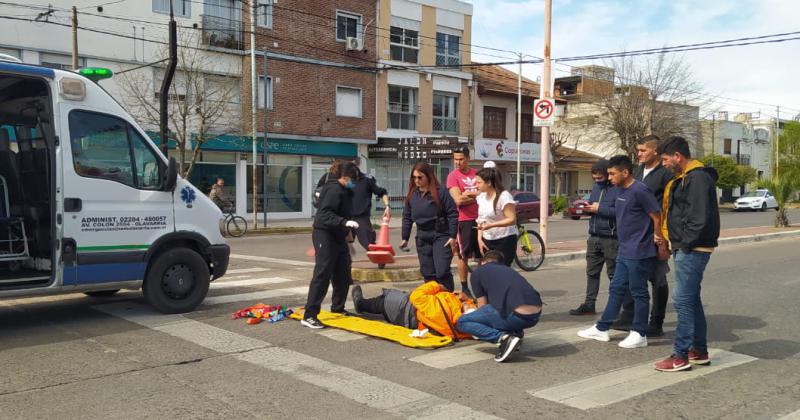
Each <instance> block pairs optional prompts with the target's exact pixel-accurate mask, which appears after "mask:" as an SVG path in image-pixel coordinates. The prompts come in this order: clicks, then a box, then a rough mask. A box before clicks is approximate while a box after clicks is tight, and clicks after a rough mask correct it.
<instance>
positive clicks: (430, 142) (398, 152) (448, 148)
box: [367, 136, 466, 160]
mask: <svg viewBox="0 0 800 420" xmlns="http://www.w3.org/2000/svg"><path fill="white" fill-rule="evenodd" d="M459 145H462V146H466V143H463V144H460V143H459V141H458V138H457V137H419V136H416V137H404V138H397V139H393V138H379V139H378V144H374V145H370V146H368V147H367V151H368V152H369V157H370V159H376V158H377V159H400V160H423V159H449V158H452V155H453V149H454V148H456V146H459Z"/></svg>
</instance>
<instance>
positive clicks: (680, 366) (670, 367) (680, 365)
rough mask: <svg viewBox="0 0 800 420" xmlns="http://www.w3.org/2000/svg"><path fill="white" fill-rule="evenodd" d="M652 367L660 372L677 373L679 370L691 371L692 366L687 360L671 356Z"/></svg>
mask: <svg viewBox="0 0 800 420" xmlns="http://www.w3.org/2000/svg"><path fill="white" fill-rule="evenodd" d="M653 367H655V368H656V370H660V371H661V372H677V371H679V370H687V369H691V368H692V365H690V364H689V361H688V360H686V359H683V358H681V357H679V356H676V355H674V354H673V355H672V356H670V357H667V358H666V359H664V360H662V361H660V362H656V364H655V365H653Z"/></svg>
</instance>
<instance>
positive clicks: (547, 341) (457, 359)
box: [409, 326, 625, 369]
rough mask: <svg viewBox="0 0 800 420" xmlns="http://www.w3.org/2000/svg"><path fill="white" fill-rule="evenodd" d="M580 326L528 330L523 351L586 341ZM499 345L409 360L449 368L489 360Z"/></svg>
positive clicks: (619, 334) (461, 349) (468, 348)
mask: <svg viewBox="0 0 800 420" xmlns="http://www.w3.org/2000/svg"><path fill="white" fill-rule="evenodd" d="M579 329H580V328H579V327H577V326H575V327H567V328H560V329H556V330H545V331H541V332H540V331H537V330H536V329H535V328H534V329H530V330H528V331H527V334H526V335H525V339H524V340H523V341H522V347H521V349H520V350H521V351H524V352H526V353H535V352H537V351H541V350H544V349H548V348H551V347H558V346H563V345H566V344H575V343H579V342H582V341H586V339H585V338H581V337H578V335H577V332H578V330H579ZM609 334H611V336H612V337H615V336H622V335H624V334H625V333H623V332H620V331H613V330H612V331H609ZM496 350H497V347H496V346H495V345H494V344H491V343H485V342H484V343H478V344H474V345H470V346H465V347H461V346H459V347H455V348H452V349H447V350H438V351H436V352H431V353H426V354H423V355H420V356H417V357H413V358H411V359H409V360H411V361H412V362H417V363H422V364H423V365H425V366H430V367H432V368H436V369H448V368H452V367H456V366H461V365H466V364H469V363H475V362H479V361H482V360H489V359H491V358H493V357H494V356H495V354H496Z"/></svg>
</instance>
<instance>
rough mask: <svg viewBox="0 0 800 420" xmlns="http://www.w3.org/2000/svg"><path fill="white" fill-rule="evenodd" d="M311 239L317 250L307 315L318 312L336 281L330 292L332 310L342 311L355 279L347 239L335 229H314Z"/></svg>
mask: <svg viewBox="0 0 800 420" xmlns="http://www.w3.org/2000/svg"><path fill="white" fill-rule="evenodd" d="M311 239H312V241H313V242H314V249H315V250H316V256H315V259H314V261H315V265H314V275H313V277H312V278H311V284H310V285H309V287H308V299H307V300H306V312H305V317H306V318H308V317H316V316H317V315H319V311H320V308H321V306H322V301H323V300H324V299H325V295H326V294H327V293H328V286H329V285H331V284H332V285H333V293H332V295H331V312H341V311H343V310H344V304H345V302H346V301H347V291H348V289H349V288H350V285H351V284H352V283H353V278H352V277H351V275H350V266H351V260H350V252H349V250H348V249H347V242H345V241H344V240H339V239H338V238H336V236H334V235H333V234H332V233H330V232H328V231H326V230H322V229H314V230H313V231H312V232H311Z"/></svg>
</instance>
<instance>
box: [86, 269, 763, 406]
mask: <svg viewBox="0 0 800 420" xmlns="http://www.w3.org/2000/svg"><path fill="white" fill-rule="evenodd" d="M265 271H268V270H263V269H259V268H256V267H253V268H241V269H237V270H235V272H234V274H238V275H237V276H235V278H234V279H230V280H228V279H227V278H223V279H220V280H219V281H215V282H213V283H212V285H211V291H212V292H213V293H212V296H209V297H207V298H206V299H205V301H204V302H203V304H202V306H201V307H200V308H199V309H200V310H203V311H211V310H217V309H216V308H215V307H217V306H219V305H227V304H233V303H241V306H245V305H251V304H254V303H256V302H264V303H280V302H278V301H280V300H281V299H280V298H285V300H287V301H291V302H297V303H298V304H300V303H299V302H301V301H302V300H303V298H304V297H305V296H306V295H307V293H308V286H307V280H306V279H290V278H287V277H280V276H274V277H260V276H259V275H261V274H262V273H263V272H265ZM229 272H231V271H229ZM237 289H246V290H244V291H243V293H236V291H237ZM252 289H262V290H256V291H253V290H252ZM231 292H233V293H232V294H231ZM329 299H330V293H329V294H328V300H327V301H326V304H325V305H327V304H329V302H330V300H329ZM93 308H95V309H97V310H99V311H101V312H103V313H106V314H109V315H112V316H114V317H118V318H121V319H124V320H127V321H130V322H132V323H135V324H138V325H141V326H143V327H146V328H149V329H152V330H154V331H158V332H160V333H164V334H167V335H169V336H171V337H174V338H176V339H180V340H184V341H187V342H190V343H193V344H196V345H199V346H201V347H204V348H207V349H210V350H213V351H216V352H219V353H222V354H230V355H233V356H234V357H236V358H237V359H239V360H241V361H244V362H247V363H250V364H252V365H255V366H258V367H260V368H264V369H268V370H271V371H275V372H280V373H281V374H285V375H287V376H289V377H292V378H294V379H297V380H300V381H303V382H307V383H309V384H314V385H316V386H320V387H322V388H323V389H326V390H328V391H330V392H333V393H338V394H340V395H341V396H343V397H346V398H348V399H352V400H354V401H358V402H359V403H362V404H365V405H367V406H369V407H372V408H377V409H380V410H383V411H385V412H386V413H387V414H389V415H400V416H403V417H409V416H411V415H412V414H414V415H418V414H419V412H420V411H416V412H415V413H411V412H409V411H407V410H409V407H413V406H415V405H419V404H421V405H422V406H423V407H424V409H425V411H424V412H426V413H446V414H444V417H448V418H449V417H465V418H497V417H493V416H492V415H490V414H488V413H483V412H479V411H475V410H473V409H472V408H470V407H467V406H464V405H461V404H458V403H455V402H452V401H449V400H446V399H444V398H441V397H439V396H435V395H432V394H428V393H426V392H424V391H421V390H418V389H415V388H413V387H409V386H408V384H405V385H401V384H397V383H393V382H391V381H389V380H387V379H383V378H380V377H377V376H374V375H370V374H367V373H363V372H359V371H358V370H355V369H353V368H352V367H348V366H343V365H341V364H335V363H332V362H330V361H326V360H323V359H321V358H316V357H312V356H310V355H307V354H305V352H304V351H303V350H302V349H300V350H291V349H288V348H283V347H279V346H275V345H273V344H271V343H270V342H269V341H265V340H262V339H260V338H258V339H257V338H252V337H248V336H245V335H242V334H239V333H236V332H233V331H229V330H228V329H226V328H223V327H220V326H214V325H209V324H206V323H205V322H202V321H198V320H194V319H191V318H189V316H182V315H162V314H158V313H155V312H154V311H153V310H152V309H151V308H149V307H148V306H146V305H144V304H132V303H131V302H125V301H114V302H112V303H108V304H104V305H97V306H94V307H93ZM346 309H348V310H351V311H352V310H353V308H352V302H351V301H350V300H349V299H348V302H347V306H346ZM217 325H219V324H217ZM582 327H585V325H584V323H581V324H576V325H574V326H568V327H562V328H557V329H549V330H548V329H543V330H540V329H538V328H535V329H532V330H530V332H529V334H527V335H526V337H525V340H524V341H523V344H522V347H521V349H520V350H521V354H524V355H528V356H532V357H534V358H535V357H536V355H537V353H542V352H545V351H548V350H552V349H555V348H558V347H562V346H582V345H583V344H582V343H591V344H586V345H593V344H596V343H593V342H591V341H587V340H585V339H582V338H580V337H578V336H577V334H576V333H577V331H578V330H579V329H580V328H582ZM298 328H300V327H299V326H298ZM313 334H314V335H315V336H317V337H320V339H323V340H331V342H337V343H344V344H346V345H347V346H359V347H358V348H359V349H360V350H359V351H360V352H365V353H367V352H369V351H371V349H374V346H375V344H374V343H373V342H372V340H370V339H368V338H367V337H366V336H363V335H360V334H354V333H351V332H348V331H343V330H337V329H333V328H328V329H323V330H319V331H313ZM611 335H612V339H614V338H616V339H619V338H622V336H624V333H622V332H618V331H611ZM321 345H322V346H324V344H321ZM352 348H355V347H352ZM393 351H396V352H397V353H399V354H402V356H399V357H398V359H397V360H396V363H397V364H398V366H400V365H399V364H401V363H405V364H406V365H403V366H407V368H408V369H413V368H414V366H416V367H418V368H423V371H427V372H440V373H439V374H440V375H451V374H455V373H456V372H458V371H459V370H460V369H461V368H463V367H466V366H469V368H470V369H472V368H481V363H491V364H492V365H494V364H495V362H494V361H492V360H491V359H492V358H493V357H494V355H495V353H496V351H497V348H496V346H495V345H493V344H490V343H482V342H477V341H472V340H467V341H464V342H462V343H458V344H456V345H454V346H452V347H449V348H445V349H438V350H415V349H407V348H400V349H393ZM578 353H583V352H578ZM710 353H711V357H712V364H711V365H709V366H701V367H696V368H695V369H693V370H691V371H688V372H680V373H662V372H657V371H655V370H654V369H653V367H652V364H653V363H654V361H647V362H645V363H638V362H637V363H636V364H634V365H631V366H625V367H622V368H615V369H614V370H611V371H606V372H602V371H601V372H597V371H590V372H586V376H584V377H581V378H578V379H576V380H572V381H568V382H564V383H557V384H555V385H549V386H547V387H545V388H535V387H534V386H533V385H530V384H529V385H528V386H526V387H523V388H521V389H520V392H522V393H524V394H526V395H529V396H530V397H532V398H535V399H538V400H544V401H549V402H551V403H554V404H558V405H560V406H564V407H569V408H572V409H577V410H591V409H597V408H602V407H607V406H611V405H613V404H617V403H620V402H623V401H626V400H628V399H631V398H634V397H636V396H639V395H643V394H646V393H649V392H653V391H656V390H659V389H662V388H665V387H668V386H672V385H676V384H680V383H684V382H688V381H692V380H695V379H697V378H701V377H704V376H708V375H713V374H715V373H718V372H720V371H723V370H726V369H732V368H736V367H737V366H741V365H745V364H748V363H752V362H754V361H756V360H757V359H756V358H755V357H752V356H748V355H745V354H740V353H735V352H730V351H726V350H723V349H710ZM392 357H395V356H394V354H393V355H392ZM579 357H580V356H579ZM639 360H641V359H639ZM426 369H427V370H426ZM430 369H433V370H430ZM515 369H524V363H523V364H520V365H517V366H515ZM345 382H346V383H347V384H348V386H347V387H344V388H343V387H341V386H337V384H341V383H345ZM528 388H530V389H528ZM433 417H434V418H435V417H436V416H435V415H434V416H433Z"/></svg>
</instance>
